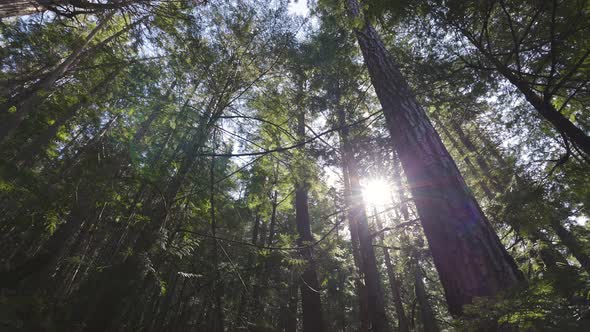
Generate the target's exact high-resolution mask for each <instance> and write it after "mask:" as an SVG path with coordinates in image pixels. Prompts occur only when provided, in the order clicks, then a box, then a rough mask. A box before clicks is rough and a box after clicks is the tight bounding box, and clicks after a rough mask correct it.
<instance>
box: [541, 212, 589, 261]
mask: <svg viewBox="0 0 590 332" xmlns="http://www.w3.org/2000/svg"><path fill="white" fill-rule="evenodd" d="M551 228H553V231H555V233H556V234H557V236H558V237H559V240H561V243H563V244H564V245H565V246H566V247H567V249H568V250H569V252H570V253H571V254H572V256H574V257H575V258H576V260H577V261H578V262H579V263H580V265H581V266H582V268H583V269H584V270H586V271H587V272H588V273H590V256H589V255H588V254H587V253H586V252H585V251H584V249H583V247H582V246H581V245H580V243H579V242H578V240H577V239H576V238H575V237H574V235H573V234H572V233H571V232H570V231H569V230H567V228H565V227H564V226H563V225H562V224H561V223H560V222H559V221H556V222H553V223H551Z"/></svg>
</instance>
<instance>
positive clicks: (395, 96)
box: [348, 0, 523, 315]
mask: <svg viewBox="0 0 590 332" xmlns="http://www.w3.org/2000/svg"><path fill="white" fill-rule="evenodd" d="M348 10H349V12H350V16H351V17H352V18H356V19H362V16H361V15H360V11H359V6H358V3H357V1H356V0H348ZM355 34H356V36H357V40H358V43H359V45H360V47H361V50H362V53H363V57H364V59H365V63H366V65H367V68H368V70H369V74H370V76H371V81H372V83H373V87H374V88H375V91H376V93H377V97H378V98H379V101H380V102H381V106H382V107H383V113H384V115H385V120H386V123H387V127H388V129H389V132H390V135H391V139H392V142H393V145H394V148H395V150H396V151H397V153H398V155H399V158H400V160H401V163H402V165H403V168H404V170H405V174H406V177H407V179H408V183H409V187H410V190H411V192H412V196H413V199H414V202H415V204H416V207H417V210H418V215H419V217H420V221H421V223H422V227H423V229H424V233H425V234H426V237H427V239H428V243H429V246H430V250H431V253H432V257H433V259H434V263H435V265H436V268H437V270H438V272H439V276H440V279H441V282H442V285H443V287H444V289H445V295H446V298H447V304H448V306H449V311H450V312H451V313H452V314H453V315H461V314H462V312H463V309H462V308H463V305H465V304H470V303H472V301H473V299H474V298H475V297H483V296H494V295H496V294H498V293H499V292H501V291H503V290H506V289H508V288H511V287H513V286H515V285H517V284H518V283H519V282H520V281H521V280H522V279H523V277H522V274H521V273H520V271H518V268H517V266H516V264H515V262H514V260H513V259H512V257H511V256H510V255H509V254H508V252H507V251H506V249H505V248H504V247H503V245H502V243H501V242H500V240H499V238H498V236H497V235H496V233H495V232H494V230H493V229H492V227H491V225H490V224H489V222H488V220H487V219H486V217H485V216H484V214H483V212H482V211H481V208H480V207H479V204H478V203H477V202H476V201H475V199H474V198H473V196H472V194H471V193H470V191H469V190H468V189H467V187H466V185H465V181H464V180H463V178H462V176H461V174H460V172H459V170H458V169H457V166H456V165H455V162H454V161H453V159H452V158H451V156H450V155H449V153H448V151H447V150H446V149H445V147H444V145H443V144H442V142H441V139H440V137H439V136H438V134H437V133H436V131H435V130H434V128H433V126H432V124H431V123H430V121H429V120H428V118H427V116H426V113H425V112H424V110H423V109H422V108H421V107H420V106H419V105H418V102H417V100H416V98H415V97H414V95H413V94H412V92H411V90H410V87H409V86H408V84H407V83H406V81H405V79H404V78H403V76H402V75H401V73H400V71H399V69H398V66H397V64H396V63H395V61H394V59H393V57H392V56H391V55H390V54H389V52H388V51H387V50H386V48H385V46H384V44H383V42H382V40H381V38H380V37H379V35H378V34H377V32H376V31H375V29H374V28H373V27H372V26H371V25H370V24H369V23H368V22H367V21H365V22H364V25H363V27H362V28H360V29H355Z"/></svg>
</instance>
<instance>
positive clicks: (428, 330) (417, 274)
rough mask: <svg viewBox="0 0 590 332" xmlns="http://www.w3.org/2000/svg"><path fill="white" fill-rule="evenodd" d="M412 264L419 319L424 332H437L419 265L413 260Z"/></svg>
mask: <svg viewBox="0 0 590 332" xmlns="http://www.w3.org/2000/svg"><path fill="white" fill-rule="evenodd" d="M414 263H415V264H414V265H415V266H414V286H415V290H416V299H417V300H418V305H419V306H420V318H421V319H422V325H423V327H424V332H438V331H439V328H438V324H437V323H436V317H435V316H434V312H433V311H432V307H431V306H430V302H429V301H428V296H427V294H426V288H425V287H424V280H422V272H421V270H420V265H418V261H417V260H415V262H414Z"/></svg>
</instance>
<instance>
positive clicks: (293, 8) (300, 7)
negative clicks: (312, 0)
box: [288, 0, 309, 17]
mask: <svg viewBox="0 0 590 332" xmlns="http://www.w3.org/2000/svg"><path fill="white" fill-rule="evenodd" d="M288 11H289V13H290V14H295V15H299V16H303V17H307V16H308V15H309V7H307V0H297V1H289V7H288Z"/></svg>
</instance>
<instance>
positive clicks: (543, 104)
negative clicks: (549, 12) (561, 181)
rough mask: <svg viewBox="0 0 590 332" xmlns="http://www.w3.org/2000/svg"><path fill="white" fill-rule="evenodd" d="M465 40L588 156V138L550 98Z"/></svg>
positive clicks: (589, 147)
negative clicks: (541, 94)
mask: <svg viewBox="0 0 590 332" xmlns="http://www.w3.org/2000/svg"><path fill="white" fill-rule="evenodd" d="M466 36H467V38H468V39H469V40H470V41H471V42H472V43H473V45H474V46H475V47H476V48H477V49H478V50H479V51H480V52H481V53H482V54H483V55H484V56H485V57H486V58H487V59H488V60H489V61H490V62H491V63H492V64H493V65H494V66H495V67H496V69H497V70H498V72H499V73H500V74H502V75H503V76H504V77H505V78H506V79H507V80H508V81H510V83H512V85H514V86H515V87H516V88H517V89H518V90H519V91H520V92H521V93H522V94H523V95H524V97H525V99H526V100H527V101H528V102H529V103H530V104H531V105H532V106H533V107H534V108H535V110H537V112H538V113H539V114H540V115H541V117H543V118H544V119H545V120H547V121H548V122H549V123H551V125H553V127H554V128H555V129H556V130H557V131H558V132H559V133H561V134H563V135H565V136H566V137H567V138H568V139H569V140H570V141H572V142H573V143H574V144H575V145H577V146H578V147H579V148H580V149H581V150H582V151H584V153H585V154H586V155H588V156H590V136H588V135H587V134H586V133H585V132H584V131H583V130H582V129H580V128H578V127H576V125H574V124H573V123H572V122H571V121H570V120H569V119H568V118H566V117H565V116H564V115H563V114H562V113H561V112H559V111H558V110H557V109H556V108H555V106H553V104H552V103H551V97H550V96H549V98H547V97H544V96H543V97H542V96H540V95H539V94H537V93H536V92H535V91H534V90H533V89H532V88H531V86H530V85H529V84H528V83H527V82H525V81H524V80H521V79H520V78H518V76H516V75H515V74H514V73H513V72H512V71H511V70H510V68H508V67H507V66H506V65H504V64H503V63H502V62H500V61H499V60H498V59H496V58H495V57H494V56H493V55H491V54H489V53H488V52H487V50H485V49H484V48H483V46H482V45H481V44H480V43H478V42H477V41H476V40H474V39H473V38H471V36H469V35H467V34H466Z"/></svg>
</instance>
